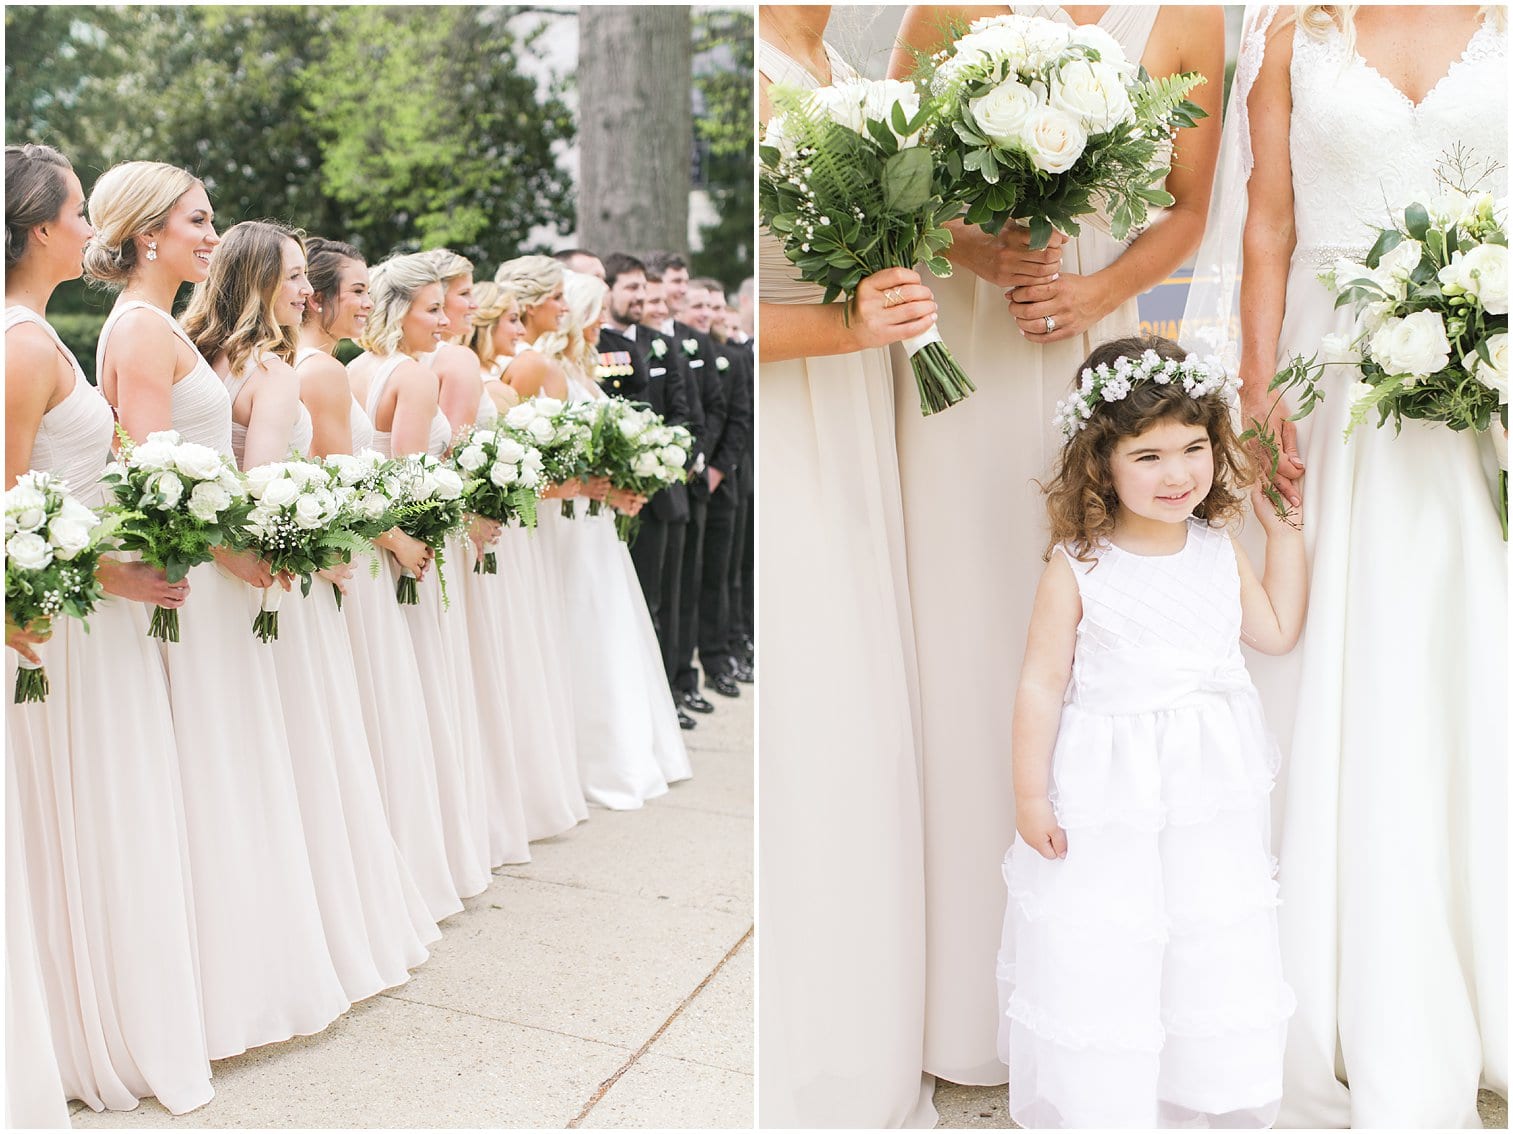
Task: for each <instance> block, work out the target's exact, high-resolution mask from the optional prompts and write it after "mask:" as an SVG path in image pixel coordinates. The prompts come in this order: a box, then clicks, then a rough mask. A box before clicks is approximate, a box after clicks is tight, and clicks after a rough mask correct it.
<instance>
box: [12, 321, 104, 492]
mask: <svg viewBox="0 0 1513 1134" xmlns="http://www.w3.org/2000/svg"><path fill="white" fill-rule="evenodd" d="M22 323H35V324H36V325H37V326H39V327H41V328H42V329H43V330H44V331H46V332H47V333H48V335H49V336H50V337H51V338H52V340H53V342H54V343H56V344H57V347H58V349H59V350H61V351H62V352H63V354H64V356H65V357H67V359H68V361H69V364H70V365H71V366H72V367H73V369H74V388H73V389H72V390H70V391H69V392H68V396H67V397H65V398H64V399H63V400H62V401H61V402H59V403H58V404H57V405H55V406H53V408H52V409H50V410H48V411H47V412H46V413H44V414H43V415H42V422H41V424H40V425H38V427H37V437H36V439H35V440H34V441H33V442H32V459H31V467H32V469H34V470H35V471H37V472H50V473H52V474H53V475H54V476H56V477H58V478H59V479H60V480H62V481H63V483H64V484H66V485H67V486H68V490H69V492H71V493H72V494H73V495H74V497H75V498H76V499H77V500H78V501H79V503H80V504H84V505H86V506H88V507H91V508H93V507H95V506H96V505H98V504H100V503H102V502H103V501H104V498H105V494H104V492H103V491H102V489H101V486H100V474H101V473H102V472H104V471H105V465H106V463H107V462H108V461H109V460H110V441H111V437H112V435H113V434H114V432H115V415H114V414H112V413H111V412H110V406H109V404H108V403H107V402H106V401H105V399H104V397H102V396H101V394H100V391H99V390H96V389H95V388H94V387H93V386H91V385H90V384H89V382H88V380H87V379H86V378H85V377H84V370H83V369H82V368H81V367H80V366H79V360H78V359H77V358H75V357H74V354H73V351H71V350H69V349H68V347H66V346H64V344H63V340H62V339H60V338H59V337H58V332H57V331H55V330H53V328H52V325H51V324H50V323H48V322H47V320H46V319H44V318H42V316H40V315H38V314H37V313H36V312H35V311H33V310H31V309H30V308H28V307H7V308H6V309H5V329H6V330H7V331H9V330H10V329H11V328H12V327H16V326H20V325H21V324H22Z"/></svg>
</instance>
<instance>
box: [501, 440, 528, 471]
mask: <svg viewBox="0 0 1513 1134" xmlns="http://www.w3.org/2000/svg"><path fill="white" fill-rule="evenodd" d="M525 451H526V450H525V446H524V445H522V444H521V443H520V442H519V441H516V440H515V439H514V438H513V437H501V438H499V444H498V445H496V446H495V447H494V452H495V453H496V454H497V455H498V457H499V459H500V460H501V461H508V462H509V463H510V464H512V465H518V464H519V463H520V462H521V461H523V460H525Z"/></svg>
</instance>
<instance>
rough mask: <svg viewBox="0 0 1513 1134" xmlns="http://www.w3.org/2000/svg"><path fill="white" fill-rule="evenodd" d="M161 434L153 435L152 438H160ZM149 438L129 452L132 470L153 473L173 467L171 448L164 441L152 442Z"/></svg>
mask: <svg viewBox="0 0 1513 1134" xmlns="http://www.w3.org/2000/svg"><path fill="white" fill-rule="evenodd" d="M161 436H162V434H158V433H154V434H152V437H161ZM152 437H149V438H148V439H147V440H146V441H144V442H142V443H141V444H140V445H138V446H137V447H136V448H135V449H133V450H132V451H131V464H132V467H133V468H139V469H146V470H148V471H149V472H155V471H156V470H158V469H167V468H172V467H173V446H172V445H171V444H169V443H168V442H166V441H154V440H152Z"/></svg>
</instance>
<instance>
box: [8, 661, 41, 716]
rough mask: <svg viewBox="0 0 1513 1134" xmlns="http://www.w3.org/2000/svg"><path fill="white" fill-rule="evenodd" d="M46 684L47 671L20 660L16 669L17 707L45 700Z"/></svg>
mask: <svg viewBox="0 0 1513 1134" xmlns="http://www.w3.org/2000/svg"><path fill="white" fill-rule="evenodd" d="M47 694H48V684H47V670H45V669H43V668H42V666H40V665H38V664H37V663H36V662H32V661H27V660H26V659H25V658H21V659H20V660H19V663H18V667H17V669H16V696H15V701H16V704H18V705H24V704H26V703H27V702H28V701H45V700H47Z"/></svg>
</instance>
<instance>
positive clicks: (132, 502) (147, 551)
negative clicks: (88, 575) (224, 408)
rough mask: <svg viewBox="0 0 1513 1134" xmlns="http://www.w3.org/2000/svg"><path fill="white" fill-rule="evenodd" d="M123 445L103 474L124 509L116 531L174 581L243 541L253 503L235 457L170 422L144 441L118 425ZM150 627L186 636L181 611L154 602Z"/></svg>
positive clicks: (125, 546)
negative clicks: (186, 436)
mask: <svg viewBox="0 0 1513 1134" xmlns="http://www.w3.org/2000/svg"><path fill="white" fill-rule="evenodd" d="M117 436H118V438H119V440H120V453H119V455H118V457H117V459H116V460H115V461H114V462H112V463H111V464H109V465H107V466H106V469H105V474H104V477H103V478H102V479H103V481H104V484H105V486H106V490H107V491H108V492H110V493H111V495H112V496H113V497H114V498H115V503H116V505H117V508H118V511H119V526H118V528H117V539H118V541H119V543H120V546H121V549H122V550H123V551H134V552H137V553H138V554H139V555H140V556H141V557H142V561H143V562H144V563H148V564H151V565H152V566H154V567H157V568H160V569H161V570H162V571H163V573H164V575H166V576H167V579H168V581H169V582H170V583H177V582H179V581H180V580H181V579H183V578H184V576H186V575H187V574H189V569H190V568H191V567H195V566H197V565H199V564H201V563H208V562H210V560H211V559H212V558H213V556H214V552H215V549H216V548H217V547H230V548H236V549H240V548H241V547H242V546H243V545H244V544H243V541H244V538H245V537H244V532H243V525H244V524H245V522H246V519H247V515H248V513H249V512H250V511H251V508H252V502H251V500H250V498H249V497H248V495H247V489H246V485H245V484H244V482H243V480H242V474H241V473H240V472H238V471H237V468H236V466H235V465H234V464H233V463H232V462H231V460H230V458H228V457H225V456H223V455H222V454H221V453H219V452H217V451H216V450H215V449H212V448H210V447H209V446H207V445H196V444H193V443H192V442H187V441H183V440H181V439H180V437H179V435H178V433H177V432H175V431H174V430H171V429H168V430H163V431H161V432H158V433H149V434H148V435H147V439H146V440H145V441H143V442H142V443H141V444H136V443H134V442H133V441H132V440H131V438H130V437H128V436H127V435H126V434H125V432H124V431H121V430H120V429H119V428H118V429H117ZM147 632H148V633H149V634H150V635H152V636H153V637H154V638H159V639H162V640H163V641H165V642H177V641H178V640H179V612H178V611H177V610H172V609H166V608H164V607H154V608H153V612H152V620H151V622H150V623H149V624H148V628H147Z"/></svg>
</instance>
